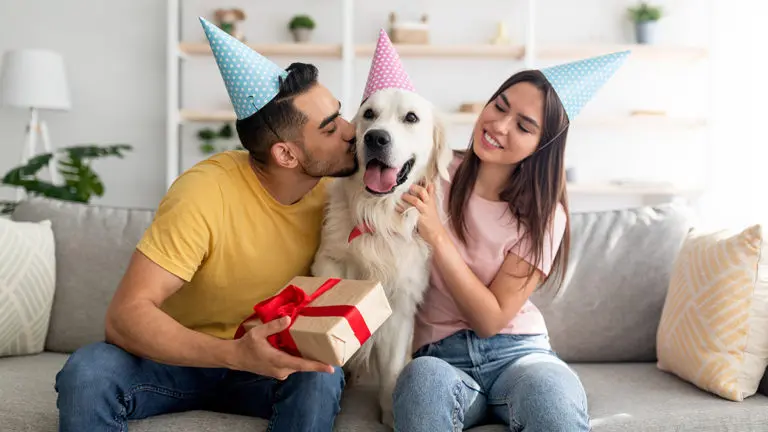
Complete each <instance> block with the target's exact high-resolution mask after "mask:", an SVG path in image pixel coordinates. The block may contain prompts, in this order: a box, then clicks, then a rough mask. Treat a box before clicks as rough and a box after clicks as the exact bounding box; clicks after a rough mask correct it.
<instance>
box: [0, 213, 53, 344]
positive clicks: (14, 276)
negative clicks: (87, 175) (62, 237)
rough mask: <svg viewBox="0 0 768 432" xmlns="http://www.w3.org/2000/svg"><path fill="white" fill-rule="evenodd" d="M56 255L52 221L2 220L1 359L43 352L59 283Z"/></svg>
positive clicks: (0, 228) (0, 266)
mask: <svg viewBox="0 0 768 432" xmlns="http://www.w3.org/2000/svg"><path fill="white" fill-rule="evenodd" d="M54 252H55V248H54V238H53V230H52V229H51V222H50V221H43V222H39V223H32V222H13V221H10V220H8V219H4V218H0V357H7V356H15V355H27V354H37V353H39V352H41V351H42V350H43V347H44V345H45V337H46V335H47V333H48V322H49V320H50V314H51V305H52V303H53V293H54V289H55V282H56V258H55V255H54Z"/></svg>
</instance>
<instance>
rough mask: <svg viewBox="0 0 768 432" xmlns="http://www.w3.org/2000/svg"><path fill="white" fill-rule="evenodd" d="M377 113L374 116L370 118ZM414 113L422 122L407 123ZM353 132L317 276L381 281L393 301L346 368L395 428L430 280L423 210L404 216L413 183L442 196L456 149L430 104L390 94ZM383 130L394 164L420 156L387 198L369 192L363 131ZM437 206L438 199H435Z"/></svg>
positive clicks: (376, 98) (378, 99)
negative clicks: (362, 230)
mask: <svg viewBox="0 0 768 432" xmlns="http://www.w3.org/2000/svg"><path fill="white" fill-rule="evenodd" d="M369 108H370V109H372V110H373V111H374V112H375V113H376V116H375V118H374V119H372V120H369V119H366V118H365V116H364V113H365V111H366V110H368V109H369ZM409 112H412V113H414V114H416V116H417V117H418V118H419V121H418V122H417V123H407V122H405V121H404V118H405V116H406V114H407V113H409ZM353 123H354V124H355V128H356V140H357V141H356V146H357V157H358V160H359V162H360V170H359V172H358V173H357V174H355V175H354V176H351V177H347V178H340V179H336V180H334V181H333V183H332V184H331V185H330V189H329V201H328V206H327V208H326V215H325V220H324V224H323V231H322V238H321V241H320V246H319V249H318V252H317V254H316V256H315V261H314V263H313V265H312V273H313V274H314V275H315V276H318V277H341V278H348V279H366V280H376V281H380V282H381V284H382V286H383V287H384V290H385V292H386V295H387V298H388V299H389V302H390V306H391V308H392V311H393V313H392V316H391V317H390V318H389V319H388V320H387V321H386V322H385V323H384V324H383V325H382V326H381V327H380V328H379V329H378V330H377V331H376V332H375V333H374V334H373V335H372V337H371V338H370V339H369V340H368V341H367V342H366V343H365V344H363V346H362V347H361V348H360V349H359V350H358V351H357V352H356V353H355V355H354V356H353V358H352V359H350V361H349V362H348V363H347V365H345V369H346V370H347V371H348V372H350V373H351V374H352V375H353V376H354V375H356V374H358V373H361V372H362V371H365V370H370V371H371V372H373V375H374V376H376V377H378V380H379V388H380V391H379V392H380V393H379V403H380V406H381V409H382V422H383V423H385V424H389V425H390V426H392V393H393V390H394V386H395V382H396V380H397V377H398V375H399V373H400V371H401V370H402V369H403V367H405V365H406V363H407V362H408V359H409V358H410V353H411V343H412V333H413V318H414V314H415V313H416V309H417V307H418V305H419V303H420V302H421V300H422V297H423V294H424V291H425V289H426V288H427V284H428V281H429V259H430V248H429V246H428V245H427V244H426V242H425V241H424V240H423V239H422V238H421V237H420V236H418V234H417V229H416V228H417V223H418V212H417V210H416V209H414V208H409V209H408V210H407V211H406V212H405V213H403V214H401V213H399V212H398V211H397V208H396V205H397V203H398V202H402V200H401V197H402V194H403V193H407V191H408V189H409V188H410V187H411V185H412V184H413V183H416V182H420V181H422V180H426V181H427V182H430V183H432V184H434V185H435V186H436V189H435V192H436V193H435V196H436V197H437V198H438V199H439V198H440V197H441V196H442V192H441V188H440V178H446V179H447V178H448V165H449V164H450V161H451V155H452V153H451V150H450V148H449V147H448V146H447V144H446V142H445V138H444V137H445V134H444V130H443V125H442V122H441V121H440V120H439V118H438V114H437V111H436V110H435V109H434V107H433V105H432V104H431V103H430V102H429V101H427V100H425V99H424V98H423V97H421V96H418V95H417V94H415V93H412V92H408V91H404V90H398V89H386V90H381V91H379V92H377V93H375V94H373V95H372V96H371V97H370V98H368V99H367V100H366V101H365V102H364V103H363V104H362V105H361V106H360V108H359V110H358V112H357V114H356V115H355V118H354V119H353ZM374 129H382V130H386V131H387V132H389V134H390V136H391V141H392V142H391V152H390V155H391V157H390V161H389V162H391V166H395V167H400V166H402V164H404V163H405V162H406V161H407V160H408V159H410V158H411V157H412V156H415V162H414V165H413V168H412V170H411V172H410V174H409V176H408V179H407V180H406V181H405V182H404V183H402V184H401V185H399V186H397V187H396V188H395V190H394V191H393V192H392V193H389V194H387V195H374V194H371V193H369V192H367V191H366V189H365V185H364V182H363V175H364V172H365V153H366V145H365V143H364V141H365V139H364V137H365V133H366V132H367V131H369V130H374ZM438 205H440V201H438ZM362 223H366V224H368V226H370V227H371V228H372V229H373V231H374V233H371V234H363V235H361V236H359V237H357V238H355V239H354V240H352V241H351V242H348V241H347V239H348V236H349V234H350V232H351V231H352V230H353V228H354V227H355V226H358V225H360V224H362Z"/></svg>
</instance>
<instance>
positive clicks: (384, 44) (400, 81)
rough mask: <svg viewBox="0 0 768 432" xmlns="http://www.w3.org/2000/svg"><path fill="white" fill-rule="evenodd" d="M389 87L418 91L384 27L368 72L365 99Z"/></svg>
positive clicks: (364, 92)
mask: <svg viewBox="0 0 768 432" xmlns="http://www.w3.org/2000/svg"><path fill="white" fill-rule="evenodd" d="M387 88H399V89H403V90H408V91H416V90H415V88H414V87H413V84H412V83H411V79H410V78H409V77H408V74H407V73H406V72H405V69H404V68H403V64H402V63H401V62H400V55H399V54H398V53H397V50H395V47H394V46H393V45H392V41H390V39H389V35H387V32H385V31H384V30H383V29H382V30H379V40H378V42H377V43H376V51H375V52H374V54H373V59H372V60H371V69H370V71H369V72H368V82H367V83H366V84H365V90H364V91H363V100H366V99H368V97H369V96H370V95H372V94H374V93H376V92H377V91H379V90H382V89H387Z"/></svg>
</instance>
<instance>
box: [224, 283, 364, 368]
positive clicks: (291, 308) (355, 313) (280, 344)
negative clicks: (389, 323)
mask: <svg viewBox="0 0 768 432" xmlns="http://www.w3.org/2000/svg"><path fill="white" fill-rule="evenodd" d="M339 282H341V279H335V278H331V279H328V280H326V281H325V282H323V284H322V285H320V288H318V289H317V290H316V291H315V292H314V293H312V295H307V293H306V292H304V290H303V289H301V288H300V287H297V286H296V285H288V286H287V287H285V289H283V290H282V291H280V293H279V294H277V295H276V296H273V297H270V298H268V299H266V300H264V301H262V302H260V303H259V304H257V305H256V306H254V307H253V310H254V313H253V314H252V315H251V316H249V317H248V318H246V319H245V320H244V321H243V323H245V322H246V321H250V320H252V319H254V318H258V319H259V320H261V322H263V323H268V322H270V321H272V320H275V319H278V318H282V317H284V316H289V317H291V324H290V325H288V328H286V329H285V330H283V331H281V332H280V333H275V334H272V335H269V336H267V340H268V341H269V343H270V344H271V345H272V346H273V347H275V348H277V349H280V350H283V351H285V352H287V353H288V354H291V355H295V356H300V355H301V354H300V353H299V349H298V347H297V346H296V342H295V341H294V340H293V337H292V336H291V332H290V330H291V326H293V323H294V322H295V321H296V318H298V316H299V315H303V316H308V317H334V316H337V317H344V318H345V319H346V320H347V321H348V322H349V325H350V327H352V331H353V332H354V333H355V337H356V338H357V340H358V341H359V342H360V345H362V344H363V343H364V342H365V341H366V340H368V338H369V337H371V331H370V329H369V328H368V325H367V324H366V323H365V319H363V316H362V314H360V311H359V310H358V309H357V308H356V307H355V306H349V305H336V306H307V305H308V304H310V303H312V301H313V300H315V299H316V298H318V297H320V296H321V295H323V294H324V293H325V292H326V291H328V290H329V289H331V288H333V287H334V286H335V285H336V284H338V283H339ZM244 334H245V327H244V326H243V324H240V326H238V328H237V331H236V332H235V339H238V338H240V337H242V336H243V335H244Z"/></svg>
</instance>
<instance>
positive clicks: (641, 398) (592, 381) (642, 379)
mask: <svg viewBox="0 0 768 432" xmlns="http://www.w3.org/2000/svg"><path fill="white" fill-rule="evenodd" d="M66 359H67V356H66V355H65V354H54V353H43V354H38V355H34V356H24V357H8V358H3V359H0V401H3V403H2V404H0V424H2V425H3V428H2V430H3V431H4V432H6V431H7V432H20V431H53V430H56V429H57V428H58V411H57V410H56V392H55V391H54V388H53V383H54V380H55V377H56V373H57V372H58V371H59V370H60V369H61V367H62V366H63V365H64V362H65V361H66ZM572 366H573V368H574V370H575V371H576V372H577V373H578V374H579V376H580V377H581V380H582V382H583V383H584V387H585V389H586V391H587V398H588V401H589V402H588V403H589V412H590V416H591V423H592V430H593V432H627V431H644V432H654V431H659V432H661V431H670V430H674V431H679V432H685V431H691V432H693V431H696V432H706V431H723V430H733V431H745V432H746V431H765V430H766V427H765V425H766V424H768V409H766V406H768V397H766V396H764V395H760V394H758V395H755V396H752V397H751V398H749V399H747V400H745V401H743V402H731V401H727V400H725V399H722V398H719V397H717V396H714V395H712V394H710V393H707V392H705V391H702V390H700V389H698V388H697V387H696V386H694V385H692V384H689V383H687V382H685V381H683V380H680V379H678V378H677V377H676V376H674V375H671V374H668V373H665V372H662V371H659V370H658V369H657V368H656V365H655V364H654V363H616V364H574V365H572ZM377 415H378V408H377V406H376V396H375V393H374V392H373V390H372V389H370V388H362V387H361V388H352V387H350V388H347V390H345V391H344V396H343V400H342V405H341V413H340V414H339V417H338V421H337V424H336V426H337V427H336V431H344V432H348V431H349V432H351V431H359V432H367V431H382V432H383V431H386V430H388V429H387V428H385V427H384V426H382V425H381V424H380V423H379V422H378V421H377ZM266 425H267V422H266V421H265V420H261V419H255V418H248V417H243V416H237V415H232V414H221V413H214V412H205V411H191V412H185V413H177V414H167V415H162V416H157V417H151V418H149V419H145V420H139V421H131V422H130V424H129V428H130V430H131V431H140V432H149V431H169V432H172V431H182V430H183V431H185V432H196V431H227V432H237V431H243V432H246V431H248V432H259V431H264V430H265V429H266ZM505 430H506V428H504V427H502V426H499V425H489V426H481V427H476V428H473V429H471V431H472V432H503V431H505Z"/></svg>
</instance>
